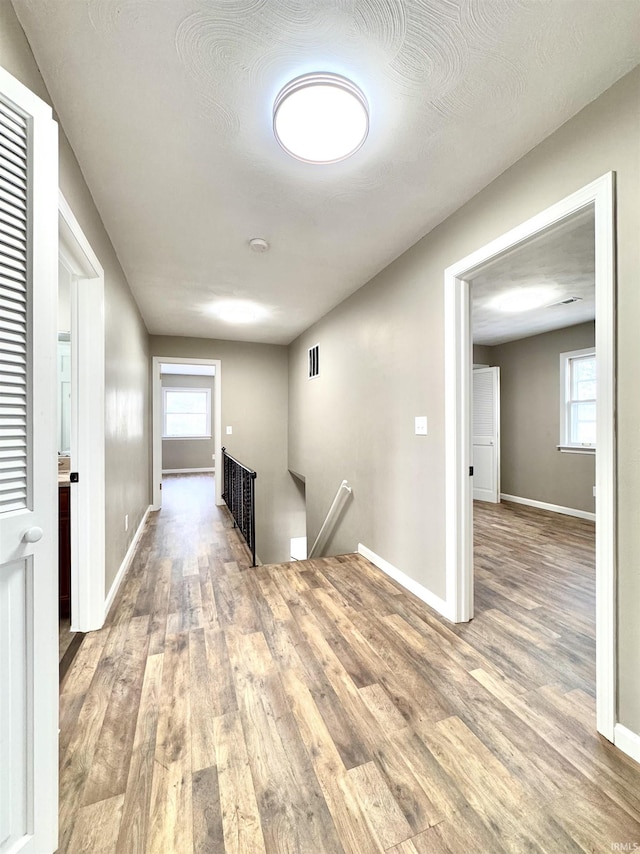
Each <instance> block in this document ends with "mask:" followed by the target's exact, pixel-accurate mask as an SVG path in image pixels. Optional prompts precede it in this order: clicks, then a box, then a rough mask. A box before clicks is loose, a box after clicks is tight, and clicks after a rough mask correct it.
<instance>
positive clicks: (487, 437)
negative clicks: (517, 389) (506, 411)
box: [472, 368, 500, 504]
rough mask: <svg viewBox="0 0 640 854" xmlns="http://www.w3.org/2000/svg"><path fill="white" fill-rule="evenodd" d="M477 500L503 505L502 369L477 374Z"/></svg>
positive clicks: (475, 392)
mask: <svg viewBox="0 0 640 854" xmlns="http://www.w3.org/2000/svg"><path fill="white" fill-rule="evenodd" d="M472 433H473V498H474V500H475V501H492V502H493V503H494V504H497V503H499V501H500V368H478V369H477V370H475V371H474V372H473V431H472Z"/></svg>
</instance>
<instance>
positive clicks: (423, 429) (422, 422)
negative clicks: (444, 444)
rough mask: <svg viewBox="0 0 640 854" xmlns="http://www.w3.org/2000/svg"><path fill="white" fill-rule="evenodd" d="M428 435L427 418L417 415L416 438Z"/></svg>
mask: <svg viewBox="0 0 640 854" xmlns="http://www.w3.org/2000/svg"><path fill="white" fill-rule="evenodd" d="M426 435H427V416H426V415H416V436H426Z"/></svg>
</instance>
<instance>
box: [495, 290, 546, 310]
mask: <svg viewBox="0 0 640 854" xmlns="http://www.w3.org/2000/svg"><path fill="white" fill-rule="evenodd" d="M556 296H557V291H556V289H555V288H550V287H539V288H515V289H514V290H512V291H506V292H505V293H502V294H498V296H497V297H495V298H494V299H492V300H491V303H490V305H491V307H492V308H497V309H498V310H499V311H506V312H509V313H513V314H515V313H516V312H518V311H531V309H534V308H541V307H542V306H543V305H549V303H550V302H551V300H553V299H554V297H556Z"/></svg>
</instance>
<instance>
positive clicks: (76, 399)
mask: <svg viewBox="0 0 640 854" xmlns="http://www.w3.org/2000/svg"><path fill="white" fill-rule="evenodd" d="M58 214H59V215H58V230H59V260H60V263H61V264H62V265H63V266H64V267H65V268H66V270H67V271H68V272H69V274H70V276H71V458H72V460H73V470H74V471H77V472H78V473H79V480H78V482H77V483H73V484H71V626H72V631H80V632H89V631H94V630H96V629H99V628H101V627H102V624H103V622H104V608H103V605H104V594H105V589H104V588H105V500H106V499H105V332H104V327H105V308H104V305H105V300H104V270H103V268H102V265H101V264H100V261H99V260H98V258H97V256H96V254H95V253H94V251H93V249H92V248H91V246H90V244H89V242H88V240H87V238H86V237H85V234H84V232H83V230H82V228H81V226H80V224H79V222H78V220H77V219H76V218H75V216H74V215H73V211H72V210H71V208H70V207H69V205H68V203H67V201H66V199H65V197H64V196H63V195H62V193H59V194H58ZM81 568H82V571H81Z"/></svg>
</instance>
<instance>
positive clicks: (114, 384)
mask: <svg viewBox="0 0 640 854" xmlns="http://www.w3.org/2000/svg"><path fill="white" fill-rule="evenodd" d="M0 63H1V64H2V66H3V67H4V68H6V70H7V71H8V72H9V73H10V74H13V76H14V77H17V78H18V80H20V81H21V82H22V83H24V85H25V86H28V87H29V89H31V90H32V91H33V92H35V93H36V95H38V96H39V97H40V98H42V99H43V100H44V101H46V102H47V103H48V104H51V99H50V98H49V93H48V92H47V89H46V87H45V84H44V82H43V80H42V77H41V76H40V72H39V70H38V67H37V65H36V63H35V61H34V58H33V54H32V53H31V48H30V47H29V44H28V42H27V40H26V38H25V35H24V32H23V30H22V27H21V26H20V24H19V22H18V19H17V18H16V16H15V12H14V11H13V7H12V5H11V3H8V2H3V3H0ZM59 145H60V158H59V162H60V189H61V190H62V192H63V194H64V196H65V198H66V199H67V201H68V202H69V205H70V206H71V210H72V211H73V213H74V214H75V216H76V218H77V220H78V222H79V223H80V225H81V227H82V229H83V231H84V233H85V235H86V237H87V239H88V241H89V243H90V244H91V247H92V249H93V251H94V252H95V253H96V255H97V256H98V259H99V261H100V263H101V264H102V266H103V268H104V273H105V302H106V305H105V324H106V343H105V354H106V363H105V382H106V418H105V425H106V519H105V524H106V571H105V583H106V591H107V592H108V591H109V588H110V587H111V584H112V582H113V579H114V578H115V576H116V573H117V571H118V569H119V567H120V564H121V563H122V559H123V558H124V556H125V554H126V551H127V548H128V546H129V543H130V542H131V539H132V538H133V536H134V534H135V531H136V529H137V527H138V524H139V522H140V520H141V519H142V516H143V514H144V512H145V510H146V508H147V507H148V506H149V503H150V485H151V479H150V452H149V448H150V397H149V346H148V345H149V342H148V335H147V330H146V328H145V325H144V323H143V321H142V318H141V316H140V312H139V311H138V307H137V305H136V303H135V301H134V299H133V296H132V295H131V291H130V290H129V286H128V284H127V281H126V279H125V276H124V273H123V272H122V268H121V267H120V263H119V261H118V259H117V257H116V254H115V252H114V249H113V246H112V245H111V241H110V239H109V236H108V234H107V232H106V231H105V228H104V226H103V224H102V220H101V219H100V215H99V214H98V211H97V210H96V207H95V205H94V203H93V199H92V197H91V193H90V192H89V189H88V187H87V185H86V183H85V181H84V178H83V175H82V172H81V171H80V167H79V166H78V162H77V161H76V158H75V155H74V153H73V151H72V149H71V146H70V145H69V143H68V141H67V138H66V136H65V135H64V130H63V129H62V127H60V134H59ZM125 513H128V514H129V531H128V532H126V533H125V530H124V516H125Z"/></svg>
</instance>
